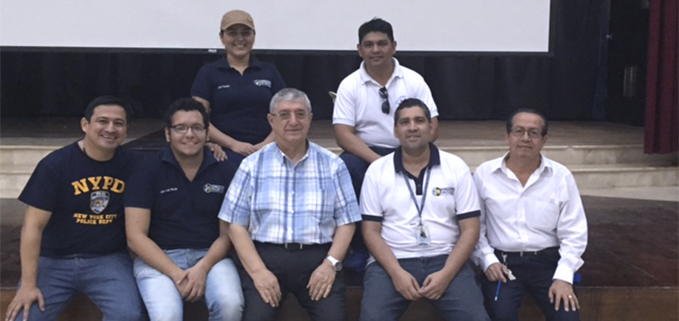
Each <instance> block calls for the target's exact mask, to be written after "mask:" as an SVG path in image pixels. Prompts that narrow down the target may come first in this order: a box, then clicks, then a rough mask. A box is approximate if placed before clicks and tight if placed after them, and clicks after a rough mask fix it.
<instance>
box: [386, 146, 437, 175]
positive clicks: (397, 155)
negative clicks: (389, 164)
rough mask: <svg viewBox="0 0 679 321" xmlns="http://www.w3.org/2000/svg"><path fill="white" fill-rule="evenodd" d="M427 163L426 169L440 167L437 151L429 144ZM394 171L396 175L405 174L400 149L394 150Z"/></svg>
mask: <svg viewBox="0 0 679 321" xmlns="http://www.w3.org/2000/svg"><path fill="white" fill-rule="evenodd" d="M429 152H430V155H429V163H428V164H427V166H426V167H434V166H436V165H441V157H440V156H439V149H438V148H437V147H436V145H434V144H433V143H429ZM394 169H395V170H396V173H407V171H406V169H405V167H403V150H402V149H401V147H399V148H396V150H395V151H394Z"/></svg>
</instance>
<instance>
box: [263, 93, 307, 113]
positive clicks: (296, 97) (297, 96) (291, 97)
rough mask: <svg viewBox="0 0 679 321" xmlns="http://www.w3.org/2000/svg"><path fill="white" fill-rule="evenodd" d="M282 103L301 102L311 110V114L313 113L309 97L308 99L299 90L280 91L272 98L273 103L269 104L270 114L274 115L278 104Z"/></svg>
mask: <svg viewBox="0 0 679 321" xmlns="http://www.w3.org/2000/svg"><path fill="white" fill-rule="evenodd" d="M282 101H294V102H301V103H302V104H303V105H304V106H305V107H306V108H307V109H308V110H309V112H311V101H309V97H307V96H306V94H305V93H304V92H303V91H301V90H299V89H295V88H283V89H281V90H280V91H278V92H277V93H276V94H275V95H273V97H272V98H271V103H270V104H269V112H270V113H273V111H274V109H276V106H277V105H278V103H280V102H282Z"/></svg>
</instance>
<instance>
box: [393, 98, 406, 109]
mask: <svg viewBox="0 0 679 321" xmlns="http://www.w3.org/2000/svg"><path fill="white" fill-rule="evenodd" d="M406 99H408V97H406V96H401V97H398V99H396V107H398V105H400V104H401V103H402V102H403V101H404V100H406ZM396 107H394V109H396Z"/></svg>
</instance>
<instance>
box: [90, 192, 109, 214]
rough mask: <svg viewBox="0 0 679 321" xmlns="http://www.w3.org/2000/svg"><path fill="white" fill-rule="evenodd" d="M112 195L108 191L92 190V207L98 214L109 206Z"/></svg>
mask: <svg viewBox="0 0 679 321" xmlns="http://www.w3.org/2000/svg"><path fill="white" fill-rule="evenodd" d="M109 199H110V195H109V194H108V192H106V191H98V192H92V194H90V209H91V210H92V212H95V213H97V214H99V213H101V212H103V211H104V210H105V209H106V206H108V200H109Z"/></svg>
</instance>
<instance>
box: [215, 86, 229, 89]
mask: <svg viewBox="0 0 679 321" xmlns="http://www.w3.org/2000/svg"><path fill="white" fill-rule="evenodd" d="M224 88H231V85H219V86H217V89H224Z"/></svg>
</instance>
